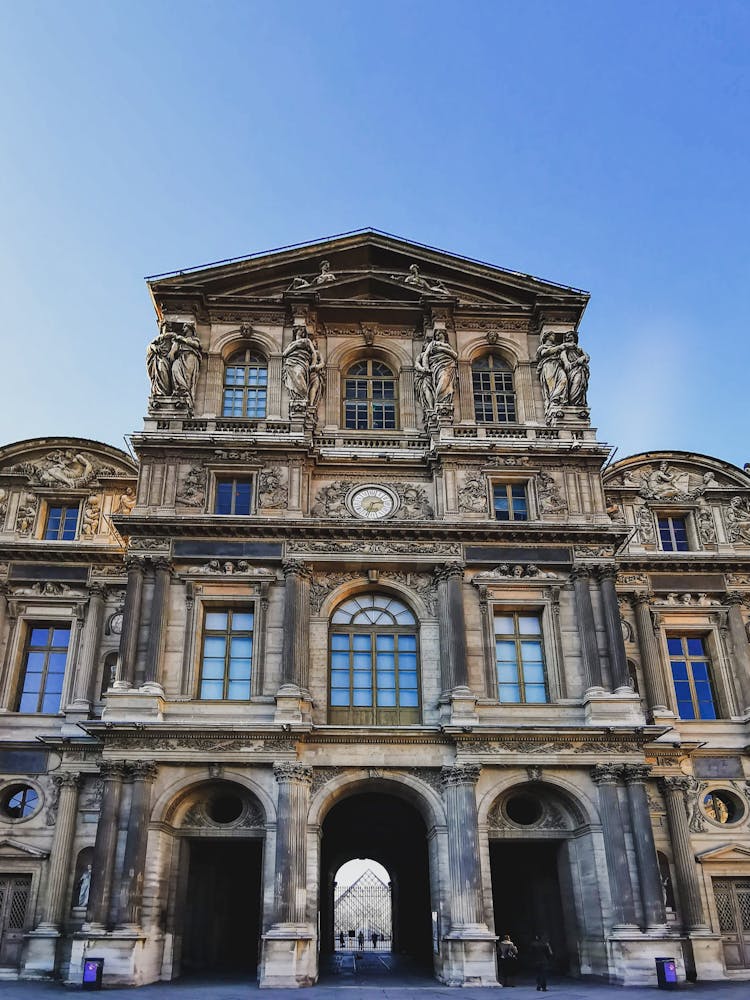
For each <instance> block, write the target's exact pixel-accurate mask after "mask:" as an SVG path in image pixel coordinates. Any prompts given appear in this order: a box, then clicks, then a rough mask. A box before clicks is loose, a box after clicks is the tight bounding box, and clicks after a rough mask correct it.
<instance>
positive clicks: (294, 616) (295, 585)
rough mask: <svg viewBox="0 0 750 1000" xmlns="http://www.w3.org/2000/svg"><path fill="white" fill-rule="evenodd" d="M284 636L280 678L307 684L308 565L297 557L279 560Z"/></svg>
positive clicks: (292, 682) (293, 682) (301, 686)
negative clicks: (280, 562) (281, 581)
mask: <svg viewBox="0 0 750 1000" xmlns="http://www.w3.org/2000/svg"><path fill="white" fill-rule="evenodd" d="M283 570H284V639H283V647H282V664H281V682H282V685H285V684H291V685H294V686H295V687H298V688H301V689H305V688H307V678H308V664H309V626H310V575H311V573H310V567H309V566H306V565H305V563H303V562H301V561H299V560H297V559H289V560H287V561H286V562H285V563H284V564H283Z"/></svg>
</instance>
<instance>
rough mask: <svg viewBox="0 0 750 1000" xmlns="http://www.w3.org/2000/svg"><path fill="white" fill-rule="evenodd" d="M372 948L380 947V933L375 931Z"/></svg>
mask: <svg viewBox="0 0 750 1000" xmlns="http://www.w3.org/2000/svg"><path fill="white" fill-rule="evenodd" d="M372 946H373V948H377V947H378V932H377V931H373V932H372Z"/></svg>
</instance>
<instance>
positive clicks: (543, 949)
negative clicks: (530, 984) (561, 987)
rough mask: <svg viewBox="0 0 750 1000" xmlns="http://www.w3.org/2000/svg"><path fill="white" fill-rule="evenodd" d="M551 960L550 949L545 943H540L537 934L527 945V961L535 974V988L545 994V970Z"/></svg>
mask: <svg viewBox="0 0 750 1000" xmlns="http://www.w3.org/2000/svg"><path fill="white" fill-rule="evenodd" d="M551 958H552V949H551V948H550V946H549V943H548V942H547V941H542V939H541V937H540V935H539V934H535V935H534V940H533V941H532V942H531V944H530V945H529V961H530V962H531V965H532V967H533V969H534V971H535V972H536V988H537V989H538V990H542V991H543V992H544V993H546V992H547V970H548V969H549V963H550V960H551Z"/></svg>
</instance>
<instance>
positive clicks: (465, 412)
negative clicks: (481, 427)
mask: <svg viewBox="0 0 750 1000" xmlns="http://www.w3.org/2000/svg"><path fill="white" fill-rule="evenodd" d="M458 391H459V408H460V417H459V419H460V420H461V423H462V424H473V423H475V422H476V416H475V413H474V382H473V379H472V372H471V361H459V362H458Z"/></svg>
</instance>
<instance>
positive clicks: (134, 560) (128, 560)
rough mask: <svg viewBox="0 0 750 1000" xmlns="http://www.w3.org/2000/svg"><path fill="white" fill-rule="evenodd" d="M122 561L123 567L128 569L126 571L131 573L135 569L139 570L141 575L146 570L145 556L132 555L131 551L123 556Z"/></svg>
mask: <svg viewBox="0 0 750 1000" xmlns="http://www.w3.org/2000/svg"><path fill="white" fill-rule="evenodd" d="M123 562H124V563H125V569H126V570H127V571H128V573H131V572H133V571H134V570H135V571H137V572H139V573H140V574H141V575H143V574H144V573H145V572H146V557H145V556H136V555H133V554H132V553H128V555H126V556H125V558H124V560H123Z"/></svg>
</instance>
